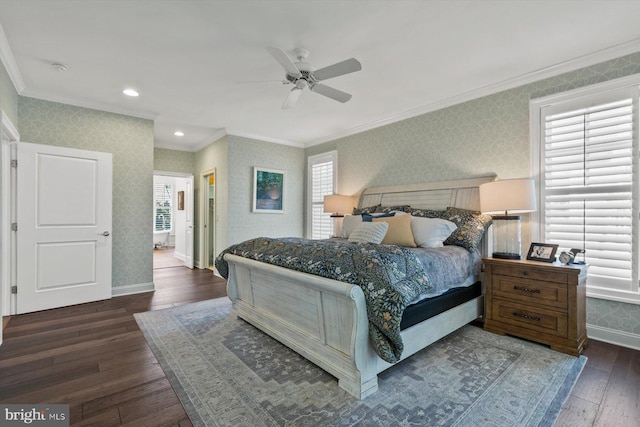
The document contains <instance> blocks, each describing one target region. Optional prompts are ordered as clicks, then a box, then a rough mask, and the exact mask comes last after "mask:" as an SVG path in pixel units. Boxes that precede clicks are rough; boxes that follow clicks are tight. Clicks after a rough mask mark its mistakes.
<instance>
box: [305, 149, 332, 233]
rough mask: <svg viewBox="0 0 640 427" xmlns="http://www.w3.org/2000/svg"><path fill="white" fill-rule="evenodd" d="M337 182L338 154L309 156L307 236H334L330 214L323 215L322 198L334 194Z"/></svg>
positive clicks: (329, 153)
mask: <svg viewBox="0 0 640 427" xmlns="http://www.w3.org/2000/svg"><path fill="white" fill-rule="evenodd" d="M337 180H338V153H337V151H331V152H328V153H323V154H318V155H315V156H309V158H308V163H307V183H308V187H307V199H308V203H307V236H308V237H309V238H310V239H327V238H329V237H331V236H332V235H333V234H334V222H333V220H332V218H331V214H329V213H324V196H328V195H331V194H335V193H336V190H337Z"/></svg>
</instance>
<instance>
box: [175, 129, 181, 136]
mask: <svg viewBox="0 0 640 427" xmlns="http://www.w3.org/2000/svg"><path fill="white" fill-rule="evenodd" d="M173 134H174V135H175V136H184V132H181V131H179V130H177V131H175V132H174V133H173Z"/></svg>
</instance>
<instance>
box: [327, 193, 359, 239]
mask: <svg viewBox="0 0 640 427" xmlns="http://www.w3.org/2000/svg"><path fill="white" fill-rule="evenodd" d="M355 206H356V202H355V198H354V197H351V196H343V195H340V194H331V195H329V196H324V213H330V214H331V218H334V221H335V222H334V231H335V232H334V237H339V236H342V218H344V215H345V214H350V213H351V212H352V211H353V208H354V207H355Z"/></svg>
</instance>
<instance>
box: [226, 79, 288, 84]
mask: <svg viewBox="0 0 640 427" xmlns="http://www.w3.org/2000/svg"><path fill="white" fill-rule="evenodd" d="M276 82H279V83H282V84H291V82H288V81H286V80H284V81H283V80H241V81H238V82H236V84H239V85H242V84H247V83H276Z"/></svg>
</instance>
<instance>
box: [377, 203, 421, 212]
mask: <svg viewBox="0 0 640 427" xmlns="http://www.w3.org/2000/svg"><path fill="white" fill-rule="evenodd" d="M412 210H413V209H412V208H411V206H409V205H398V206H379V207H378V210H376V213H380V212H382V213H389V212H393V211H397V212H407V213H409V212H411V211H412Z"/></svg>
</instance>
